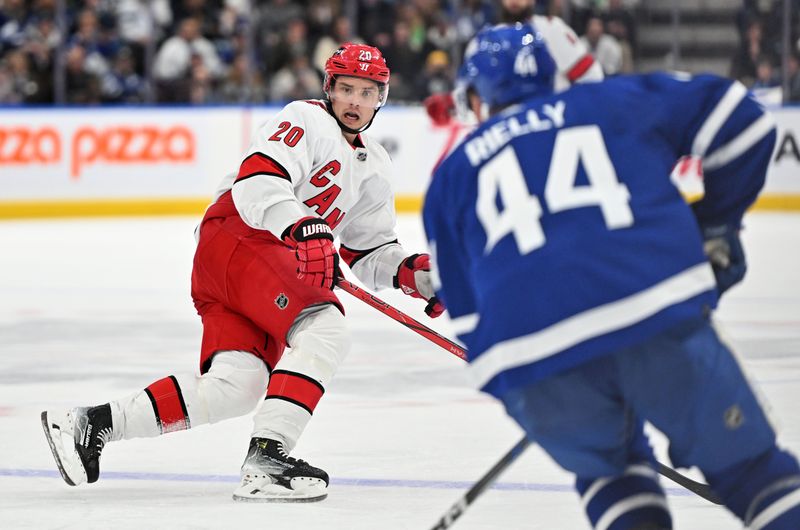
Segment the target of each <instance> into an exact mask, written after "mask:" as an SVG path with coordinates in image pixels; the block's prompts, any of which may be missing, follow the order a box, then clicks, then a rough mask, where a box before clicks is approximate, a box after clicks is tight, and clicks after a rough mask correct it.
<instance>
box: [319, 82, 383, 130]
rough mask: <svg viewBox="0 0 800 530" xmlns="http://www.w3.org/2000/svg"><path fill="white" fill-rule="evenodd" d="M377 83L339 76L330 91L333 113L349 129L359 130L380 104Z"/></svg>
mask: <svg viewBox="0 0 800 530" xmlns="http://www.w3.org/2000/svg"><path fill="white" fill-rule="evenodd" d="M380 97H381V95H380V91H379V90H378V83H376V82H375V81H370V80H369V79H361V78H360V77H349V76H339V77H337V78H336V82H335V83H334V84H333V88H332V89H331V93H330V98H331V105H332V106H333V113H334V114H336V117H337V118H339V121H341V122H342V123H344V124H345V125H347V126H348V127H350V128H351V129H360V128H361V127H363V126H364V125H366V124H367V123H369V120H371V119H372V117H373V116H374V115H375V109H376V108H377V107H378V106H379V104H380Z"/></svg>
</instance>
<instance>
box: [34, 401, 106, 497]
mask: <svg viewBox="0 0 800 530" xmlns="http://www.w3.org/2000/svg"><path fill="white" fill-rule="evenodd" d="M42 427H44V434H45V436H47V443H48V444H50V450H51V451H52V452H53V457H54V458H55V459H56V465H57V466H58V470H59V471H60V472H61V476H62V477H63V478H64V481H66V483H67V484H69V485H70V486H77V485H78V484H83V483H84V482H90V483H91V482H96V481H97V477H98V476H99V475H100V453H101V452H102V451H103V447H105V445H106V443H108V441H109V440H110V439H111V433H112V430H111V406H110V405H109V404H108V403H106V404H105V405H99V406H97V407H91V408H90V407H79V408H74V409H72V410H69V411H66V412H63V411H49V410H46V411H44V412H42Z"/></svg>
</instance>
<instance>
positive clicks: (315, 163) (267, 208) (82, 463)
mask: <svg viewBox="0 0 800 530" xmlns="http://www.w3.org/2000/svg"><path fill="white" fill-rule="evenodd" d="M389 77H390V72H389V68H388V67H387V66H386V62H385V61H384V59H383V56H382V54H381V52H380V51H379V50H378V49H377V48H374V47H371V46H365V45H356V44H349V43H348V44H344V45H343V46H342V47H341V48H340V49H339V50H338V51H336V53H334V54H333V56H332V57H331V58H330V59H329V60H328V61H327V63H326V65H325V81H324V92H325V94H326V99H325V100H309V101H295V102H293V103H290V104H289V105H287V106H286V107H285V108H284V109H283V110H282V111H280V112H279V113H278V114H277V115H276V116H275V117H274V118H273V119H272V120H270V121H268V122H267V123H266V124H265V125H263V126H262V127H261V128H260V129H259V130H258V131H257V132H256V134H255V136H254V137H253V140H252V143H251V146H250V149H249V150H248V152H247V154H246V155H245V156H244V159H243V161H242V162H241V164H240V166H239V169H238V171H237V172H236V173H233V174H231V175H229V176H227V177H226V178H225V179H223V181H222V184H221V186H220V188H219V190H218V192H217V194H216V197H215V199H214V202H213V203H212V204H211V205H210V206H209V207H208V209H207V210H206V213H205V216H204V218H203V221H202V222H201V224H200V227H199V233H198V246H197V251H196V254H195V258H194V267H193V271H192V298H193V299H194V303H195V307H196V308H197V311H198V313H199V314H200V316H201V318H202V321H203V341H202V346H201V354H200V365H199V369H200V374H201V375H199V376H196V375H177V376H172V375H171V376H168V377H165V378H163V379H160V380H158V381H156V382H154V383H152V384H150V385H149V386H147V387H146V388H145V389H144V390H142V391H139V392H136V393H134V394H132V395H130V396H127V397H124V398H122V399H118V400H115V401H111V402H110V403H106V404H104V405H100V406H96V407H78V408H74V409H72V410H69V411H45V412H43V413H42V424H43V427H44V430H45V434H46V436H47V440H48V442H49V444H50V447H51V450H52V452H53V455H54V457H55V459H56V463H57V465H58V468H59V470H60V472H61V475H62V477H63V478H64V480H65V481H66V482H67V483H68V484H70V485H78V484H81V483H83V482H95V481H96V480H97V479H98V476H99V461H100V455H101V452H102V451H103V448H104V446H105V445H106V444H107V443H108V442H110V441H115V440H122V439H129V438H137V437H152V436H158V435H160V434H166V433H169V432H172V431H178V430H183V429H188V428H190V427H195V426H198V425H203V424H206V423H216V422H218V421H221V420H224V419H228V418H232V417H236V416H241V415H243V414H247V413H249V412H251V411H252V410H253V409H254V408H255V407H256V406H257V405H258V404H259V402H262V400H263V403H261V407H260V408H259V410H258V411H257V413H256V414H255V417H254V420H253V423H254V427H253V432H252V435H251V439H250V444H249V448H248V449H247V455H246V457H245V460H244V464H243V465H242V468H241V475H242V483H241V485H240V486H239V488H237V489H236V490H235V492H234V499H235V500H250V501H278V502H280V501H284V502H291V501H317V500H321V499H324V498H325V497H326V495H327V488H328V475H327V473H325V471H323V470H322V469H319V468H317V467H314V466H312V465H310V464H308V463H307V462H304V461H303V460H298V459H295V458H292V457H290V456H289V453H290V452H291V451H292V449H293V448H294V446H295V444H296V443H297V440H298V438H299V437H300V434H301V433H302V432H303V429H304V428H305V427H306V424H307V423H308V421H309V420H310V419H311V415H312V413H313V412H314V409H315V407H316V406H317V403H318V402H319V400H320V399H321V398H322V395H323V393H324V392H325V389H326V388H327V386H328V384H329V382H330V381H331V378H332V377H333V375H334V373H335V372H336V369H337V368H338V367H339V365H340V364H341V362H342V360H343V359H344V357H345V355H346V354H347V351H348V348H349V342H350V336H349V333H348V331H347V329H346V327H345V321H344V314H343V313H344V312H343V309H342V306H341V304H340V302H339V300H338V299H337V297H336V295H335V294H334V293H333V291H332V289H333V287H334V285H335V283H336V279H337V278H338V277H339V275H340V271H339V256H340V253H341V256H342V258H343V259H344V260H345V261H346V262H347V263H348V264H349V266H350V268H351V270H352V271H353V273H354V274H355V275H356V276H357V277H358V278H359V279H360V280H361V281H362V282H364V283H365V284H366V285H367V286H368V287H370V288H372V289H383V288H387V287H394V288H399V289H402V291H403V292H404V293H406V294H408V295H410V296H413V297H416V298H421V299H424V300H425V301H427V304H428V305H427V307H426V309H425V310H426V313H428V315H430V316H431V317H436V316H438V315H440V314H441V313H442V311H443V310H444V308H443V306H442V305H441V304H440V303H439V301H438V299H437V298H436V297H435V296H434V295H433V289H432V287H431V280H430V272H429V270H430V267H429V258H428V256H427V255H426V254H411V255H410V254H409V252H408V251H406V250H405V249H404V248H403V247H402V246H401V245H400V244H399V243H398V241H397V236H396V234H395V230H394V225H395V212H394V198H393V194H392V191H391V186H390V182H389V180H388V176H389V175H390V173H391V167H390V160H389V156H388V155H387V153H386V151H385V150H384V149H383V147H381V146H380V145H379V144H378V143H376V142H375V141H374V140H372V139H371V138H370V137H369V136H367V135H365V134H363V132H364V131H365V130H366V129H367V128H368V127H369V126H370V124H371V123H372V120H373V119H374V118H375V115H376V113H377V112H378V110H379V109H380V107H382V106H383V105H384V104H385V103H386V99H387V97H388V91H389ZM334 237H338V238H339V239H340V242H341V246H340V253H339V252H337V249H336V247H335V246H334ZM285 346H289V347H290V350H288V351H287V352H286V353H285V354H284V347H285ZM265 394H266V399H264V398H265Z"/></svg>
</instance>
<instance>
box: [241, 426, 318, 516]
mask: <svg viewBox="0 0 800 530" xmlns="http://www.w3.org/2000/svg"><path fill="white" fill-rule="evenodd" d="M327 496H328V474H327V473H325V472H324V471H323V470H321V469H319V468H316V467H314V466H312V465H310V464H309V463H308V462H305V461H303V460H298V459H296V458H292V457H290V456H289V455H288V454H287V453H286V450H285V449H284V447H283V443H281V442H279V441H277V440H270V439H267V438H253V439H251V440H250V447H249V448H248V450H247V457H246V458H245V459H244V464H242V484H241V485H240V486H239V487H238V488H237V489H236V491H234V492H233V500H235V501H251V502H314V501H321V500H322V499H324V498H325V497H327Z"/></svg>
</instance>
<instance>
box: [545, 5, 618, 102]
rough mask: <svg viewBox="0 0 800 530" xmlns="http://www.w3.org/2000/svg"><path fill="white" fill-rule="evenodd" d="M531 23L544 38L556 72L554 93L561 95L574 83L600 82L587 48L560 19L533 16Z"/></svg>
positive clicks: (594, 63)
mask: <svg viewBox="0 0 800 530" xmlns="http://www.w3.org/2000/svg"><path fill="white" fill-rule="evenodd" d="M531 23H532V24H533V27H534V28H536V30H537V31H539V33H541V34H542V37H544V42H545V45H546V46H547V51H548V52H550V55H551V56H552V57H553V60H554V61H555V63H556V68H557V70H558V75H557V76H556V82H555V90H556V91H557V92H558V91H561V90H564V89H566V88H567V87H568V86H569V85H571V84H573V83H584V82H587V81H601V80H602V79H603V69H602V68H601V67H600V64H599V63H597V61H595V59H594V57H593V56H592V54H591V53H590V52H589V50H588V49H587V48H586V45H585V44H584V43H583V42H582V41H581V40H580V39H579V38H578V36H577V35H576V34H575V32H574V31H573V30H572V28H571V27H569V26H568V25H567V24H566V23H565V22H564V21H563V20H562V19H560V18H558V17H547V16H542V15H533V16H532V17H531Z"/></svg>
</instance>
